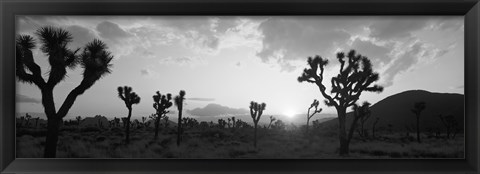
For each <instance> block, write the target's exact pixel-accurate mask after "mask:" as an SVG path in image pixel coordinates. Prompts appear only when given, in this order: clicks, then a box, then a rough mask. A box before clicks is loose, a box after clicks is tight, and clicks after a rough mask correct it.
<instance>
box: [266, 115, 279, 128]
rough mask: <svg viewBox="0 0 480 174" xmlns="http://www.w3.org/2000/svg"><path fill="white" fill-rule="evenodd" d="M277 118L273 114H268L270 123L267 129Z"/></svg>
mask: <svg viewBox="0 0 480 174" xmlns="http://www.w3.org/2000/svg"><path fill="white" fill-rule="evenodd" d="M275 120H277V119H276V118H275V117H273V115H271V116H270V123H269V124H268V127H267V129H270V127H271V126H272V123H273V122H274V121H275Z"/></svg>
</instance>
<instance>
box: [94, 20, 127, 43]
mask: <svg viewBox="0 0 480 174" xmlns="http://www.w3.org/2000/svg"><path fill="white" fill-rule="evenodd" d="M96 29H97V31H98V32H99V33H100V36H101V37H102V38H105V39H110V40H112V41H116V42H119V41H120V40H121V39H123V38H127V37H130V36H131V35H130V34H129V33H127V32H126V31H125V30H123V29H122V28H120V26H119V25H118V24H115V23H113V22H109V21H104V22H102V23H100V24H98V25H97V27H96Z"/></svg>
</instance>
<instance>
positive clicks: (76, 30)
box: [66, 25, 97, 49]
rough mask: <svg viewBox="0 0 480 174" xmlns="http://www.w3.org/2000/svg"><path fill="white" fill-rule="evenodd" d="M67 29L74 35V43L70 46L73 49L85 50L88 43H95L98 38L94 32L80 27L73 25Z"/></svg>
mask: <svg viewBox="0 0 480 174" xmlns="http://www.w3.org/2000/svg"><path fill="white" fill-rule="evenodd" d="M66 29H67V31H69V32H70V33H71V34H72V37H73V42H72V43H71V44H70V47H71V48H73V49H76V48H83V47H84V46H85V45H86V44H87V43H88V42H91V41H93V39H95V38H96V37H97V36H96V35H95V33H94V32H93V31H92V30H90V29H88V28H85V27H81V26H79V25H71V26H68V27H67V28H66Z"/></svg>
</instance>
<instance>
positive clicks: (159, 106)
mask: <svg viewBox="0 0 480 174" xmlns="http://www.w3.org/2000/svg"><path fill="white" fill-rule="evenodd" d="M171 100H172V94H170V93H168V94H167V95H162V94H160V92H159V91H157V92H156V94H155V95H153V108H154V109H155V111H156V114H155V115H156V117H155V118H154V120H155V137H154V139H157V138H158V128H159V127H160V126H159V125H160V120H161V119H162V118H163V117H165V116H166V114H167V113H168V112H169V111H168V110H167V109H168V108H170V107H171V106H172V105H173V103H172V102H171Z"/></svg>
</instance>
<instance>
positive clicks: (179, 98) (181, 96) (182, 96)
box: [175, 90, 185, 146]
mask: <svg viewBox="0 0 480 174" xmlns="http://www.w3.org/2000/svg"><path fill="white" fill-rule="evenodd" d="M183 100H185V91H184V90H181V91H180V93H179V95H177V96H175V105H176V106H177V109H178V123H177V146H180V142H181V141H182V132H183V129H182V110H183Z"/></svg>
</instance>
